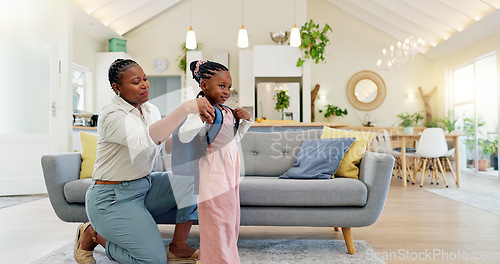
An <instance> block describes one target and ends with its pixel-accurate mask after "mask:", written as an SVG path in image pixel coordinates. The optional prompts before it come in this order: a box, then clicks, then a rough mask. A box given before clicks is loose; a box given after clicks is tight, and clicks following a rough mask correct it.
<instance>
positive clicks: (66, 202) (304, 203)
mask: <svg viewBox="0 0 500 264" xmlns="http://www.w3.org/2000/svg"><path fill="white" fill-rule="evenodd" d="M320 135H321V130H308V131H285V132H273V133H265V132H248V133H247V134H246V135H245V137H244V139H243V140H242V141H241V154H242V157H243V161H244V163H243V164H244V174H245V176H244V177H243V179H242V181H241V183H240V204H241V225H251V226H313V227H341V228H342V232H343V235H344V239H345V241H346V246H347V251H348V253H349V254H354V253H355V249H354V243H353V238H352V234H351V227H363V226H369V225H371V224H373V223H374V222H375V221H376V220H377V219H378V217H379V216H380V214H381V212H382V208H383V207H384V203H385V199H386V197H387V192H388V189H389V183H390V179H391V173H392V167H393V164H394V158H393V157H392V156H391V155H386V154H379V153H373V152H366V153H365V154H364V156H363V158H362V159H361V163H360V164H359V169H360V174H359V180H357V179H350V178H338V177H337V178H334V179H329V180H298V179H279V178H278V176H279V175H281V174H282V173H284V172H285V171H287V170H288V169H289V168H290V167H291V166H292V164H293V162H294V160H295V156H296V155H297V153H298V151H299V149H300V146H301V144H302V140H303V139H305V138H308V139H314V138H319V137H320ZM80 164H81V156H80V153H77V152H73V153H62V154H50V155H44V156H43V157H42V167H43V173H44V177H45V183H46V185H47V191H48V194H49V199H50V202H51V204H52V206H53V208H54V211H55V212H56V214H57V216H58V217H59V218H60V219H61V220H63V221H66V222H85V221H88V220H87V216H86V214H85V205H84V201H85V200H84V199H85V192H86V190H87V188H88V186H89V185H90V184H91V181H90V179H84V180H79V179H78V177H79V172H80ZM155 220H156V222H157V223H158V224H173V223H175V222H174V220H175V209H174V210H172V212H168V213H166V214H165V215H162V216H158V217H157V218H156V219H155Z"/></svg>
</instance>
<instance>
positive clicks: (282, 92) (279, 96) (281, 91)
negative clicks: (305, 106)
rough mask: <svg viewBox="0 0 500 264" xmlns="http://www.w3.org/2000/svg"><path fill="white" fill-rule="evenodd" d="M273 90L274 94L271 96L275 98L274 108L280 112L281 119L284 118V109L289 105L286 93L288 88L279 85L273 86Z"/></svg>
mask: <svg viewBox="0 0 500 264" xmlns="http://www.w3.org/2000/svg"><path fill="white" fill-rule="evenodd" d="M274 90H275V91H276V94H275V95H274V96H273V99H274V100H276V105H275V107H274V109H275V110H276V111H278V112H281V120H284V119H285V112H284V110H285V109H287V108H288V107H290V96H289V95H288V89H286V87H283V86H280V87H277V88H274Z"/></svg>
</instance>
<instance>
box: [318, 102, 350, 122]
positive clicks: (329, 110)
mask: <svg viewBox="0 0 500 264" xmlns="http://www.w3.org/2000/svg"><path fill="white" fill-rule="evenodd" d="M325 107H326V110H325V111H324V112H325V113H324V114H323V115H324V116H325V118H327V119H328V120H329V121H330V122H333V121H334V120H333V119H334V118H335V117H337V116H338V117H342V116H345V115H347V108H346V109H344V110H342V109H341V108H340V107H338V106H336V105H331V104H327V105H325ZM319 112H320V113H323V110H319Z"/></svg>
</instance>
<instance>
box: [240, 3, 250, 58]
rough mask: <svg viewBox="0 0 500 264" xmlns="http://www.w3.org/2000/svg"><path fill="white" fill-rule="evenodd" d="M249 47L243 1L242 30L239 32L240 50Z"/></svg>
mask: <svg viewBox="0 0 500 264" xmlns="http://www.w3.org/2000/svg"><path fill="white" fill-rule="evenodd" d="M247 47H248V32H247V30H246V29H245V26H243V0H241V29H240V31H239V32H238V48H242V49H244V48H247Z"/></svg>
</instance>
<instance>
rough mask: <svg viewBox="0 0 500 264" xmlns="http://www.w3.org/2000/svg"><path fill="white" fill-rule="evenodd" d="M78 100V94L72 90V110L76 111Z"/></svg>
mask: <svg viewBox="0 0 500 264" xmlns="http://www.w3.org/2000/svg"><path fill="white" fill-rule="evenodd" d="M79 102H80V94H79V93H77V92H76V91H74V92H73V112H74V113H76V112H78V103H79Z"/></svg>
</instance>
